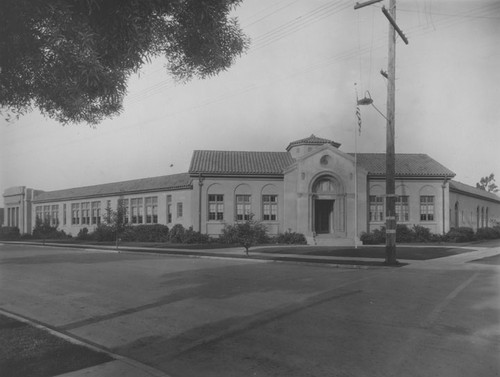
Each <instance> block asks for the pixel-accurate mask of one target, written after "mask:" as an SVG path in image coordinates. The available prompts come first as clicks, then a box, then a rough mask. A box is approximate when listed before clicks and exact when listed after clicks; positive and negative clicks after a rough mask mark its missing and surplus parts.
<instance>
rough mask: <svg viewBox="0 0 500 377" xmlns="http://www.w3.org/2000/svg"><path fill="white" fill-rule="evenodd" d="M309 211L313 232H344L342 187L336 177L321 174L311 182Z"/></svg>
mask: <svg viewBox="0 0 500 377" xmlns="http://www.w3.org/2000/svg"><path fill="white" fill-rule="evenodd" d="M311 212H312V216H311V220H312V224H311V229H312V231H313V232H314V233H316V234H334V233H343V232H345V195H344V188H343V186H342V184H341V183H340V181H339V180H338V179H337V178H335V177H333V176H331V175H323V176H320V177H318V178H317V179H316V180H315V181H314V182H313V184H312V189H311Z"/></svg>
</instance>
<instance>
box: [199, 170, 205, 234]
mask: <svg viewBox="0 0 500 377" xmlns="http://www.w3.org/2000/svg"><path fill="white" fill-rule="evenodd" d="M204 180H205V178H203V177H202V175H201V173H200V174H199V175H198V186H199V188H200V189H199V192H198V231H199V232H200V233H201V205H202V203H201V200H202V188H203V181H204Z"/></svg>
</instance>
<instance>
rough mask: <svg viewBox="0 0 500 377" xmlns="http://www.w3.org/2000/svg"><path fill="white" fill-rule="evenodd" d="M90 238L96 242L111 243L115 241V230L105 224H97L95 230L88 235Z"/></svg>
mask: <svg viewBox="0 0 500 377" xmlns="http://www.w3.org/2000/svg"><path fill="white" fill-rule="evenodd" d="M90 237H91V239H92V240H94V241H98V242H111V241H115V239H116V232H115V229H114V228H113V227H112V226H110V225H106V224H99V225H98V226H97V228H95V230H94V231H93V232H92V233H91V234H90Z"/></svg>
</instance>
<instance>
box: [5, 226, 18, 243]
mask: <svg viewBox="0 0 500 377" xmlns="http://www.w3.org/2000/svg"><path fill="white" fill-rule="evenodd" d="M20 237H21V235H20V234H19V228H18V227H16V226H2V227H0V240H4V241H14V240H18V239H19V238H20Z"/></svg>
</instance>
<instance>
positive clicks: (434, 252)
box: [259, 246, 473, 260]
mask: <svg viewBox="0 0 500 377" xmlns="http://www.w3.org/2000/svg"><path fill="white" fill-rule="evenodd" d="M470 251H473V249H462V248H449V247H442V246H428V247H413V246H397V247H396V255H397V258H399V259H408V260H427V259H436V258H443V257H448V256H451V255H456V254H462V253H466V252H470ZM259 252H260V253H270V254H295V255H314V256H323V257H326V256H329V257H344V258H349V257H351V258H376V259H384V258H385V247H375V246H362V247H359V248H357V249H355V248H354V247H328V246H308V247H300V246H298V247H290V248H287V247H283V246H280V247H270V248H263V249H259Z"/></svg>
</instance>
